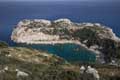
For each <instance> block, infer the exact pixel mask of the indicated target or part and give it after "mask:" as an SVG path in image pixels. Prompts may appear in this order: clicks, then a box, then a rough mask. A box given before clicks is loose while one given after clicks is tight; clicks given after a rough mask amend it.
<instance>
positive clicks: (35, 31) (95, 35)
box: [11, 19, 120, 63]
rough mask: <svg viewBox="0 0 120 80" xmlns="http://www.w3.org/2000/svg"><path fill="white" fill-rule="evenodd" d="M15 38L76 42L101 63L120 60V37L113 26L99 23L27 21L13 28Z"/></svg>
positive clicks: (18, 41)
mask: <svg viewBox="0 0 120 80" xmlns="http://www.w3.org/2000/svg"><path fill="white" fill-rule="evenodd" d="M11 39H12V40H13V41H14V42H17V43H27V44H64V43H74V44H78V45H81V46H83V47H85V48H87V49H88V50H91V51H93V52H95V53H96V57H97V60H99V61H100V62H101V63H105V62H107V63H110V62H112V60H114V61H115V62H116V63H118V62H119V59H120V39H119V38H118V37H117V36H116V35H115V34H114V33H113V31H112V29H110V28H108V27H106V26H103V25H101V24H99V23H74V22H72V21H70V20H69V19H58V20H55V21H49V20H44V19H37V20H36V19H35V20H23V21H20V22H19V23H18V25H17V26H16V28H15V29H14V30H13V32H12V35H11Z"/></svg>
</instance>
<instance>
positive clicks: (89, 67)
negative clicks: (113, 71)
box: [86, 66, 100, 80]
mask: <svg viewBox="0 0 120 80" xmlns="http://www.w3.org/2000/svg"><path fill="white" fill-rule="evenodd" d="M86 72H87V73H89V74H93V76H94V77H95V78H96V79H97V80H99V79H100V76H99V74H98V71H97V70H96V69H95V68H92V67H91V66H88V68H87V71H86Z"/></svg>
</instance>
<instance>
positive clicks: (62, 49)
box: [18, 44, 96, 63]
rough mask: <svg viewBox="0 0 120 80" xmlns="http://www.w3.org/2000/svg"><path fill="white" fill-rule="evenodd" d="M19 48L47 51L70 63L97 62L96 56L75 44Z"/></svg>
mask: <svg viewBox="0 0 120 80" xmlns="http://www.w3.org/2000/svg"><path fill="white" fill-rule="evenodd" d="M18 45H19V46H24V47H29V48H34V49H38V50H43V51H47V52H49V53H51V54H55V55H58V56H60V57H62V58H64V59H66V60H68V61H70V62H85V63H86V62H95V60H96V57H95V54H94V53H93V52H91V51H88V50H86V49H85V48H83V47H81V46H79V45H75V44H56V45H25V44H18Z"/></svg>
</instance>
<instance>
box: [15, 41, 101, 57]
mask: <svg viewBox="0 0 120 80" xmlns="http://www.w3.org/2000/svg"><path fill="white" fill-rule="evenodd" d="M15 42H16V41H15ZM16 43H18V44H19V43H23V44H24V43H25V44H27V45H29V44H30V45H32V44H38V45H41V44H43V45H55V44H76V45H79V46H81V47H83V48H85V49H87V50H89V51H92V52H93V53H95V54H96V57H99V56H98V55H99V54H100V53H101V52H100V51H98V50H94V49H92V48H88V47H87V46H86V45H85V44H83V43H81V42H79V41H77V40H76V41H75V40H71V41H67V40H66V41H65V40H64V41H62V40H61V41H38V42H37V41H28V42H16Z"/></svg>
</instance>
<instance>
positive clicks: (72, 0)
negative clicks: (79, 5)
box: [0, 0, 120, 2]
mask: <svg viewBox="0 0 120 80" xmlns="http://www.w3.org/2000/svg"><path fill="white" fill-rule="evenodd" d="M0 1H89V2H90V1H113V2H115V1H120V0H0Z"/></svg>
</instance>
